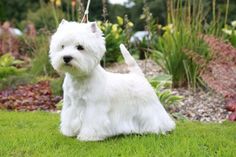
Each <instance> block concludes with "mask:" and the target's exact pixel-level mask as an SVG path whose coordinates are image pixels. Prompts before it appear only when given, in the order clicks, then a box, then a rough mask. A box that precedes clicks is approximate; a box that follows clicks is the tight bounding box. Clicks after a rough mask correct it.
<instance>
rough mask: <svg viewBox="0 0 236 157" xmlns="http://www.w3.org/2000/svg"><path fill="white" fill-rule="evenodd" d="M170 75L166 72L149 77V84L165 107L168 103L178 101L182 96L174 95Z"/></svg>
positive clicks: (171, 103)
mask: <svg viewBox="0 0 236 157" xmlns="http://www.w3.org/2000/svg"><path fill="white" fill-rule="evenodd" d="M171 80H172V77H171V76H170V75H167V74H162V75H159V76H156V77H153V78H151V79H149V82H150V84H151V85H152V87H153V88H154V89H155V92H156V94H157V96H158V97H159V100H160V102H161V103H162V104H163V105H164V106H165V107H166V108H167V107H169V106H170V105H174V104H177V103H180V102H181V100H182V99H183V97H182V96H179V95H175V94H174V93H173V92H172V91H171V86H172V81H171Z"/></svg>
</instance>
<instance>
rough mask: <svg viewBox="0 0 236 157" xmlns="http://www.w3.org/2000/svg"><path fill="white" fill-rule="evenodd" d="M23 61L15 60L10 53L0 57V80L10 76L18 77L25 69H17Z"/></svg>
mask: <svg viewBox="0 0 236 157" xmlns="http://www.w3.org/2000/svg"><path fill="white" fill-rule="evenodd" d="M21 63H23V61H20V60H16V59H15V58H14V57H13V56H12V55H11V54H10V53H6V54H4V55H3V56H1V57H0V78H1V79H4V78H7V77H8V76H11V75H20V74H22V73H23V72H24V71H25V69H23V68H17V67H16V65H17V64H21Z"/></svg>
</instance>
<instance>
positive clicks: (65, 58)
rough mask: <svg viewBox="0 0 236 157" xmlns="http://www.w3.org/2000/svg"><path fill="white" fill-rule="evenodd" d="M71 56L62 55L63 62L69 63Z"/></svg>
mask: <svg viewBox="0 0 236 157" xmlns="http://www.w3.org/2000/svg"><path fill="white" fill-rule="evenodd" d="M72 59H73V58H72V57H71V56H64V57H63V60H64V62H65V63H69V62H70V61H71V60H72Z"/></svg>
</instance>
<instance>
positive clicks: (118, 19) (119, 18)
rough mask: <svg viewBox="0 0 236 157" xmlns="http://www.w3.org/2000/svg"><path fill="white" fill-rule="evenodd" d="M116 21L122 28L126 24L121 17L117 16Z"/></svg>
mask: <svg viewBox="0 0 236 157" xmlns="http://www.w3.org/2000/svg"><path fill="white" fill-rule="evenodd" d="M116 19H117V23H118V24H119V25H120V26H121V25H123V23H124V20H123V18H122V17H120V16H117V17H116Z"/></svg>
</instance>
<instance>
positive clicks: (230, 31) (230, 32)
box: [222, 28, 232, 35]
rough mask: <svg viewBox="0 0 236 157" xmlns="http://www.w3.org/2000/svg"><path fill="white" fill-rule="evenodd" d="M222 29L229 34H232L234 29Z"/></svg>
mask: <svg viewBox="0 0 236 157" xmlns="http://www.w3.org/2000/svg"><path fill="white" fill-rule="evenodd" d="M222 31H223V32H224V33H225V34H228V35H231V34H232V30H229V29H227V28H223V29H222Z"/></svg>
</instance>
